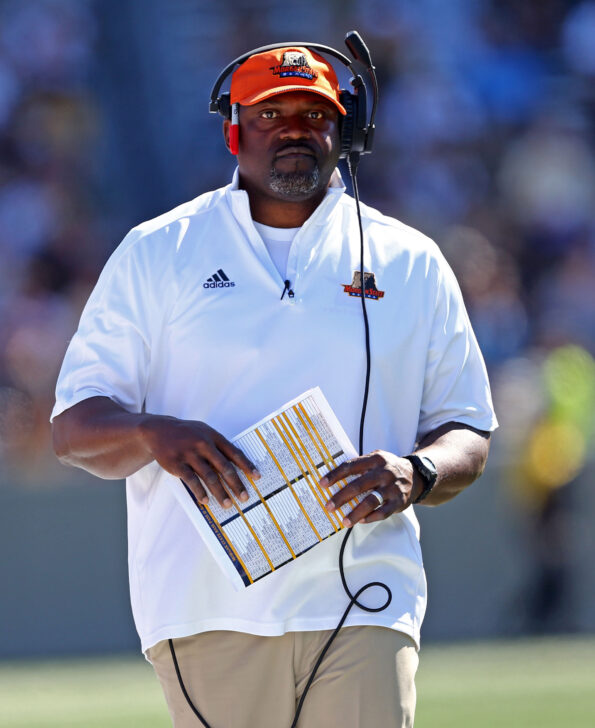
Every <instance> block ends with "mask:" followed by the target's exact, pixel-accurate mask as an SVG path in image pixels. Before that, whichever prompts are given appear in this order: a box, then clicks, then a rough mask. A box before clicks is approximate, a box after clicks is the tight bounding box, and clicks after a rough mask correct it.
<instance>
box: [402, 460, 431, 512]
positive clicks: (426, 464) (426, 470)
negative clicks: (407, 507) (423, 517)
mask: <svg viewBox="0 0 595 728" xmlns="http://www.w3.org/2000/svg"><path fill="white" fill-rule="evenodd" d="M403 457H404V458H405V460H409V462H410V463H411V464H412V465H413V467H414V468H415V470H417V472H418V473H419V474H420V475H421V477H422V478H423V481H424V487H423V490H422V492H421V493H420V494H419V495H418V496H417V498H416V499H415V500H414V501H413V503H421V501H422V500H424V498H427V497H428V496H429V495H430V493H431V492H432V488H433V487H434V485H435V483H436V480H437V478H438V471H437V470H436V466H435V465H434V463H433V462H432V461H431V460H430V458H429V457H427V456H426V455H414V454H412V455H404V456H403Z"/></svg>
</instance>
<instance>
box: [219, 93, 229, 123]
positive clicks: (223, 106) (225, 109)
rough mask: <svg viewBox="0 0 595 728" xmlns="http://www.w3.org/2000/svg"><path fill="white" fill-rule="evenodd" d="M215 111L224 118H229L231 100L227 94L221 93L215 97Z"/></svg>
mask: <svg viewBox="0 0 595 728" xmlns="http://www.w3.org/2000/svg"><path fill="white" fill-rule="evenodd" d="M217 111H218V112H219V113H220V114H221V116H222V117H223V118H224V119H231V102H230V100H229V94H221V96H219V98H218V99H217Z"/></svg>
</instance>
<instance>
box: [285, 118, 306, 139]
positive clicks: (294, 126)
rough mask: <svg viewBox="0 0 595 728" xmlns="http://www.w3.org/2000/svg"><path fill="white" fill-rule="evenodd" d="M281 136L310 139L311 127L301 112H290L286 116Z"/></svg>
mask: <svg viewBox="0 0 595 728" xmlns="http://www.w3.org/2000/svg"><path fill="white" fill-rule="evenodd" d="M280 136H281V138H282V139H308V138H309V137H310V128H309V127H308V124H307V122H306V120H305V119H304V118H303V117H302V116H301V115H300V114H288V115H287V116H286V117H284V124H283V127H282V129H281V133H280Z"/></svg>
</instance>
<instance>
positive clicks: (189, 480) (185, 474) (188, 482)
mask: <svg viewBox="0 0 595 728" xmlns="http://www.w3.org/2000/svg"><path fill="white" fill-rule="evenodd" d="M179 470H180V472H179V478H180V480H181V481H182V483H183V484H184V485H185V486H186V488H188V490H189V491H190V492H191V493H192V495H193V496H194V497H195V498H196V500H197V501H198V502H199V503H201V504H202V505H203V506H206V505H207V503H208V502H209V495H208V493H207V491H206V490H205V489H204V488H203V486H202V483H201V482H200V478H199V477H198V475H197V474H196V473H195V472H194V470H192V468H191V467H190V466H189V465H181V466H180V468H179Z"/></svg>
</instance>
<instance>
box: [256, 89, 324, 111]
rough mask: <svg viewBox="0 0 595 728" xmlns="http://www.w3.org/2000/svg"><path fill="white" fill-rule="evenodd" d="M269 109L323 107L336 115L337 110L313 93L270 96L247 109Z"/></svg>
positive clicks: (300, 92)
mask: <svg viewBox="0 0 595 728" xmlns="http://www.w3.org/2000/svg"><path fill="white" fill-rule="evenodd" d="M271 107H275V108H279V109H281V110H283V109H294V108H320V107H323V108H325V109H329V110H331V111H336V112H337V113H338V109H337V107H336V106H335V104H333V102H332V101H329V100H328V99H326V98H325V97H324V96H321V95H320V94H317V93H314V92H313V91H285V92H284V93H279V94H275V95H274V96H270V97H269V98H268V99H265V100H264V101H259V102H258V103H257V104H251V105H250V106H249V107H247V108H250V109H255V110H259V109H262V108H271Z"/></svg>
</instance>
